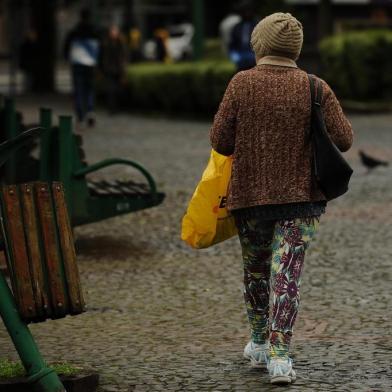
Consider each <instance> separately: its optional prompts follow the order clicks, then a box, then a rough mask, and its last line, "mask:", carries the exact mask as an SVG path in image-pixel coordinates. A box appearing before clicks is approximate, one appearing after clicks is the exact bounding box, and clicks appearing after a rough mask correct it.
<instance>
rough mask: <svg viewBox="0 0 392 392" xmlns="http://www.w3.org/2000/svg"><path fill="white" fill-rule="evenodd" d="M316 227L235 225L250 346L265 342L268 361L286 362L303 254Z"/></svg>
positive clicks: (314, 220)
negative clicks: (239, 245)
mask: <svg viewBox="0 0 392 392" xmlns="http://www.w3.org/2000/svg"><path fill="white" fill-rule="evenodd" d="M318 223H319V217H311V218H298V219H294V220H282V221H265V220H260V219H257V218H252V219H242V220H241V221H240V222H237V227H238V233H239V237H240V242H241V247H242V256H243V260H244V297H245V303H246V308H247V313H248V318H249V323H250V327H251V334H252V341H253V342H254V343H259V344H262V343H265V341H266V340H268V339H269V341H270V352H269V354H270V356H271V357H282V358H287V357H288V353H289V346H290V340H291V336H292V333H293V326H294V322H295V319H296V316H297V312H298V306H299V300H300V295H299V287H300V284H301V272H302V268H303V263H304V257H305V251H306V249H307V248H308V246H309V243H310V241H311V239H312V238H313V236H314V234H315V232H316V230H317V227H318ZM270 291H271V292H272V309H271V314H270V306H269V302H270Z"/></svg>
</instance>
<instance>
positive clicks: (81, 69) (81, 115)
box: [64, 8, 100, 128]
mask: <svg viewBox="0 0 392 392" xmlns="http://www.w3.org/2000/svg"><path fill="white" fill-rule="evenodd" d="M99 50H100V40H99V34H98V32H97V30H96V28H95V26H94V25H93V23H92V22H91V14H90V11H89V10H88V9H87V8H84V9H82V10H81V12H80V21H79V22H78V24H77V25H76V26H75V28H74V29H73V30H72V31H70V32H69V34H68V35H67V38H66V41H65V45H64V56H65V58H66V59H67V60H68V61H69V62H70V64H71V72H72V82H73V90H74V100H75V110H76V114H77V117H78V127H79V128H82V127H83V126H84V124H85V122H86V123H87V125H88V126H89V127H93V126H94V125H95V115H94V106H95V102H94V101H95V91H94V76H95V69H96V66H97V64H98V56H99Z"/></svg>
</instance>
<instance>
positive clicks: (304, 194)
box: [210, 64, 353, 210]
mask: <svg viewBox="0 0 392 392" xmlns="http://www.w3.org/2000/svg"><path fill="white" fill-rule="evenodd" d="M322 86H323V100H322V110H323V113H324V118H325V123H326V127H327V130H328V132H329V133H330V135H331V138H332V140H333V141H334V143H335V144H336V146H337V147H338V148H339V149H340V150H341V151H346V150H348V149H349V148H350V146H351V144H352V140H353V131H352V128H351V125H350V123H349V122H348V120H347V119H346V117H345V116H344V114H343V111H342V108H341V106H340V104H339V102H338V100H337V99H336V97H335V94H334V93H333V91H332V90H331V88H330V87H329V86H328V85H327V83H326V82H324V81H323V80H322ZM310 111H311V98H310V87H309V81H308V78H307V74H306V72H304V71H302V70H300V69H298V68H295V67H286V66H277V65H269V64H268V65H266V64H263V65H258V66H256V67H254V68H252V69H250V70H248V71H243V72H239V73H237V74H236V75H235V76H234V77H233V79H232V80H231V81H230V83H229V85H228V87H227V90H226V92H225V95H224V97H223V99H222V102H221V104H220V107H219V110H218V112H217V114H216V115H215V119H214V124H213V126H212V128H211V131H210V139H211V145H212V148H213V149H215V150H216V151H218V152H219V153H221V154H223V155H233V158H234V159H233V167H232V176H231V183H230V186H229V195H228V203H227V208H228V209H229V210H235V209H239V208H246V207H251V206H258V205H269V204H286V203H297V202H309V201H320V200H325V197H324V196H323V194H322V193H321V191H320V190H319V189H318V187H317V185H316V183H315V181H314V179H313V177H312V175H311V148H312V147H311V143H310V138H309V129H310Z"/></svg>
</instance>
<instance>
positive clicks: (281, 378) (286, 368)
mask: <svg viewBox="0 0 392 392" xmlns="http://www.w3.org/2000/svg"><path fill="white" fill-rule="evenodd" d="M267 369H268V372H269V375H270V379H271V384H290V383H292V382H294V381H295V379H296V374H295V371H294V369H293V361H292V360H291V358H288V359H281V358H270V359H269V361H268V364H267Z"/></svg>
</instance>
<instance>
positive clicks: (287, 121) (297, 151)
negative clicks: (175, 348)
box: [210, 13, 353, 384]
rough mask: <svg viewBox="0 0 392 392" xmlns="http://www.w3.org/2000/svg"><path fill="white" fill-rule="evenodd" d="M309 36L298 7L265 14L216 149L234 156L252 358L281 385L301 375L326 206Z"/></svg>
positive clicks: (336, 117)
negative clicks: (310, 280)
mask: <svg viewBox="0 0 392 392" xmlns="http://www.w3.org/2000/svg"><path fill="white" fill-rule="evenodd" d="M302 42H303V31H302V25H301V23H300V22H299V21H298V20H297V19H296V18H294V17H293V16H292V15H290V14H285V13H276V14H272V15H270V16H268V17H266V18H264V19H263V20H262V21H260V22H259V23H258V24H257V26H256V27H255V29H254V30H253V33H252V38H251V44H252V47H253V50H254V52H255V55H256V61H257V66H255V67H253V68H252V69H250V70H247V71H242V72H239V73H237V74H236V75H235V76H234V77H233V79H232V80H231V81H230V83H229V85H228V87H227V90H226V92H225V95H224V97H223V99H222V102H221V104H220V106H219V110H218V112H217V114H216V116H215V119H214V124H213V126H212V128H211V132H210V140H211V145H212V148H213V149H214V150H216V151H217V152H218V153H220V154H223V155H227V156H230V155H232V157H233V164H232V173H231V181H230V186H229V191H228V198H227V209H228V210H229V211H231V213H232V214H233V216H234V219H235V223H236V226H237V228H238V234H239V239H240V243H241V247H242V256H243V262H244V297H245V302H246V309H247V313H248V318H249V323H250V329H251V340H250V341H249V342H248V344H247V345H246V346H245V349H244V356H245V357H246V358H248V359H250V361H251V364H252V365H253V366H255V367H264V366H266V367H267V369H268V371H269V374H270V377H271V383H273V384H275V383H285V384H288V383H291V382H293V381H294V380H295V378H296V374H295V371H294V369H293V364H292V359H291V358H290V356H289V349H290V342H291V337H292V335H293V328H294V323H295V320H296V317H297V314H298V309H299V304H300V285H301V275H302V271H303V267H304V260H305V253H306V251H307V249H308V247H309V245H310V243H311V241H312V239H313V237H314V235H315V233H316V231H317V228H318V225H319V221H320V216H321V214H323V213H324V212H325V207H326V197H325V195H324V194H323V193H322V191H321V189H320V187H319V186H318V184H317V181H316V179H315V176H314V173H312V156H313V155H312V143H311V142H310V140H309V132H310V118H311V96H310V86H309V79H308V75H307V73H306V72H305V71H303V70H301V69H299V68H298V66H297V64H296V60H297V59H298V57H299V55H300V52H301V48H302ZM319 82H320V83H321V88H322V90H323V91H322V93H323V94H322V96H323V99H322V101H321V110H322V113H323V116H324V120H325V125H326V129H327V132H328V133H329V135H330V137H331V139H332V141H333V142H334V144H335V145H336V147H337V148H339V149H340V150H341V151H347V150H348V149H349V148H350V147H351V145H352V142H353V130H352V127H351V124H350V122H349V121H348V120H347V118H346V117H345V115H344V113H343V110H342V108H341V106H340V104H339V101H338V100H337V98H336V96H335V94H334V93H333V91H332V89H331V88H330V87H329V86H328V84H327V83H326V82H324V81H323V80H321V79H319ZM270 303H271V305H270Z"/></svg>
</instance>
